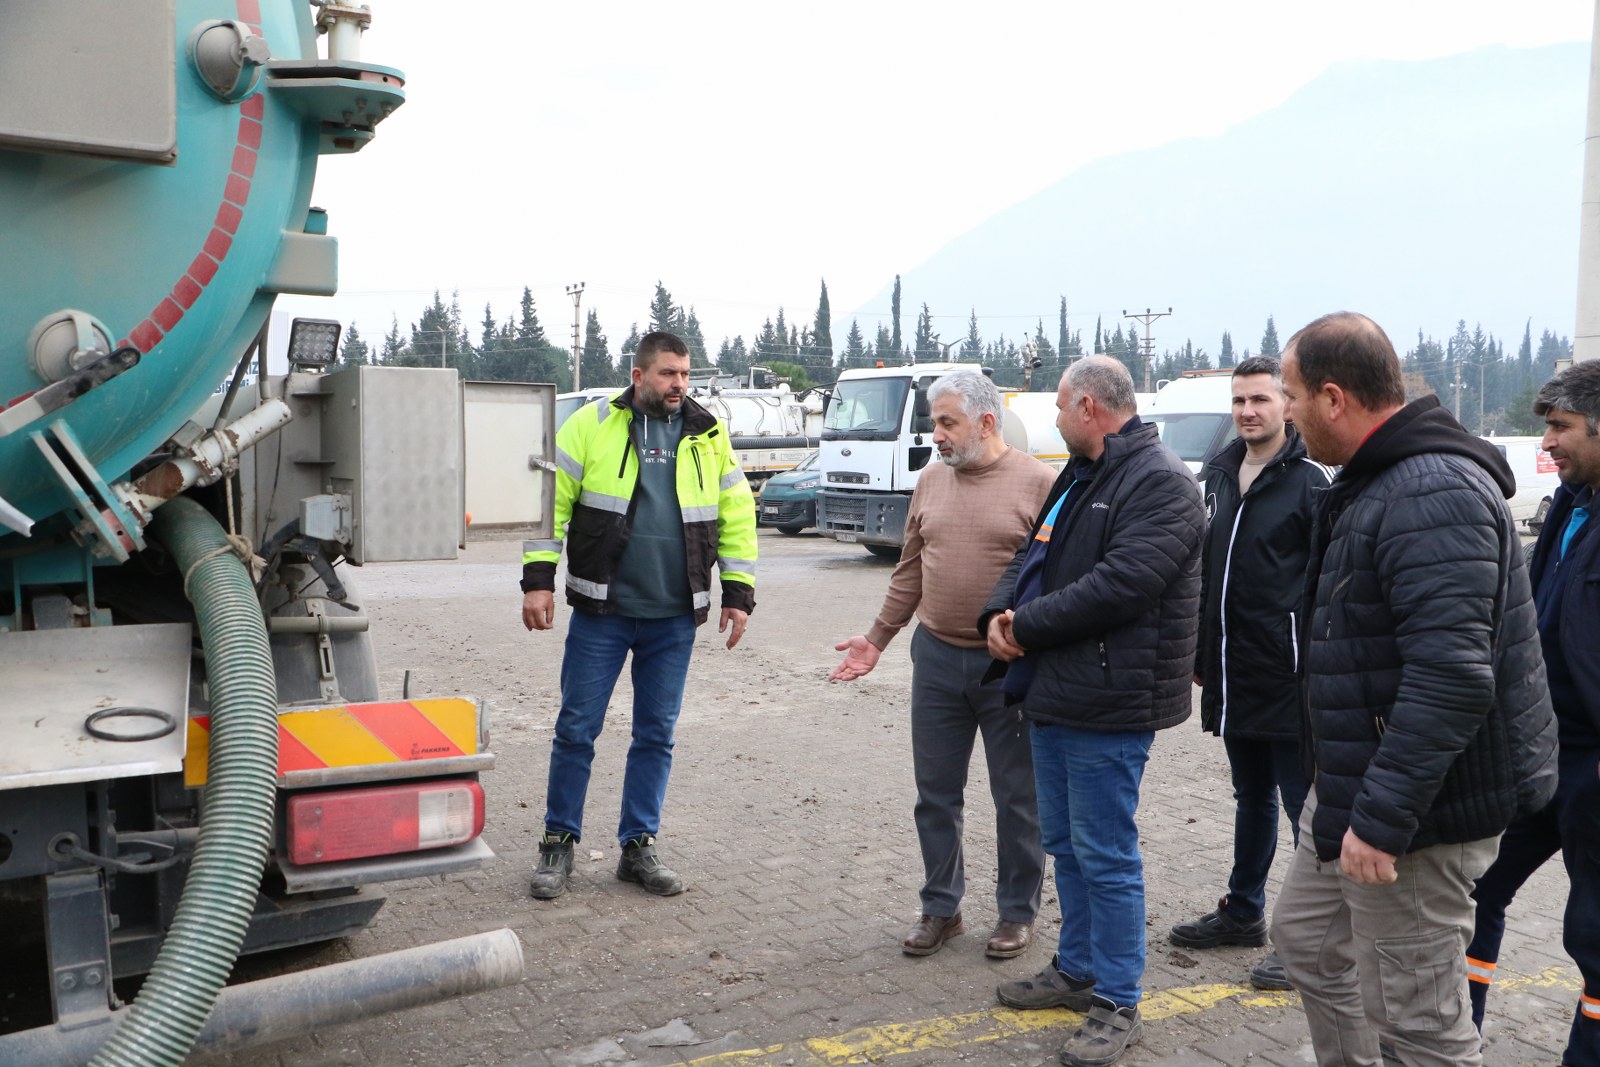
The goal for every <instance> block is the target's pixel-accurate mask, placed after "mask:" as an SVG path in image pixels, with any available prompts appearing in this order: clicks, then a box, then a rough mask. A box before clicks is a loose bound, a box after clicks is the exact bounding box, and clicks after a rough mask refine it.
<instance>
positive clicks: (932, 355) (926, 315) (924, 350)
mask: <svg viewBox="0 0 1600 1067" xmlns="http://www.w3.org/2000/svg"><path fill="white" fill-rule="evenodd" d="M911 354H912V359H913V360H915V361H916V362H918V363H928V362H931V361H933V360H936V359H938V358H939V342H938V341H935V340H934V339H933V313H932V312H930V311H929V310H928V305H927V304H923V305H922V311H921V312H920V313H918V315H917V334H916V337H915V338H914V339H913V341H912V350H911Z"/></svg>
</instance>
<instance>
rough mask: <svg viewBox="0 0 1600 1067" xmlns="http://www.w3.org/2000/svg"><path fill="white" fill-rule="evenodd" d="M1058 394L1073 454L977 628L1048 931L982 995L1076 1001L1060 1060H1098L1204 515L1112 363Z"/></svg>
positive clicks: (1012, 1002) (1075, 368)
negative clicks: (1044, 899)
mask: <svg viewBox="0 0 1600 1067" xmlns="http://www.w3.org/2000/svg"><path fill="white" fill-rule="evenodd" d="M1056 407H1057V409H1058V411H1059V415H1058V416H1057V418H1056V428H1057V429H1058V430H1059V431H1060V432H1061V437H1062V439H1063V440H1064V441H1066V443H1067V446H1068V448H1069V449H1070V450H1071V452H1072V459H1071V460H1070V461H1069V462H1068V463H1067V466H1066V468H1065V469H1063V470H1062V472H1061V477H1060V478H1058V479H1057V480H1056V484H1055V486H1054V487H1052V489H1051V491H1050V496H1049V499H1048V500H1046V502H1045V505H1044V507H1043V509H1042V510H1041V511H1040V513H1039V518H1038V520H1037V521H1036V522H1035V523H1034V525H1033V536H1032V537H1031V538H1030V539H1029V540H1028V541H1027V542H1025V543H1024V545H1023V547H1022V548H1021V549H1020V550H1019V551H1018V552H1017V554H1016V556H1015V557H1013V558H1012V560H1011V563H1010V565H1009V566H1008V567H1007V568H1006V572H1005V574H1004V575H1003V576H1002V577H1001V579H1000V581H999V583H998V584H997V585H996V586H995V589H994V593H993V594H992V595H991V596H990V598H989V602H988V604H987V605H986V606H985V607H984V610H983V615H982V617H981V618H980V619H979V621H978V630H979V632H980V633H983V634H985V636H986V637H987V638H988V642H989V651H990V652H991V653H992V654H993V656H994V657H995V659H996V660H997V661H999V662H1000V663H1003V664H1005V665H1006V669H1005V671H1004V677H1005V683H1004V685H1005V690H1006V693H1007V695H1008V696H1009V697H1010V698H1011V699H1012V700H1014V701H1020V702H1021V705H1022V712H1023V714H1024V716H1026V718H1027V719H1028V720H1029V730H1030V734H1031V739H1032V744H1033V769H1034V779H1035V783H1036V788H1037V791H1038V797H1039V824H1040V829H1041V831H1042V832H1043V835H1044V850H1045V851H1046V852H1048V853H1049V854H1050V855H1051V856H1053V857H1054V858H1055V870H1056V895H1057V897H1058V899H1059V900H1060V903H1061V939H1060V942H1059V944H1058V949H1057V953H1056V956H1055V958H1054V959H1052V960H1051V961H1050V965H1049V966H1047V967H1046V968H1045V969H1044V970H1043V971H1042V972H1040V974H1038V975H1037V976H1036V977H1034V978H1031V979H1023V980H1021V981H1014V982H1006V983H1005V984H1003V985H1001V986H1000V988H999V989H998V991H997V992H998V995H999V997H1000V1001H1001V1002H1002V1003H1004V1004H1007V1005H1009V1006H1011V1007H1014V1008H1053V1007H1064V1008H1071V1009H1073V1010H1074V1011H1081V1012H1086V1013H1087V1018H1085V1020H1084V1022H1083V1025H1082V1026H1081V1027H1079V1028H1078V1030H1077V1032H1076V1033H1074V1034H1073V1035H1072V1037H1071V1038H1070V1039H1069V1040H1068V1041H1067V1044H1066V1047H1065V1048H1063V1049H1062V1051H1061V1060H1062V1062H1063V1063H1065V1064H1067V1065H1068V1067H1099V1065H1103V1064H1109V1063H1114V1062H1116V1060H1118V1059H1120V1058H1121V1056H1122V1054H1123V1053H1124V1052H1125V1051H1126V1050H1127V1048H1128V1046H1130V1045H1132V1044H1133V1043H1134V1042H1136V1041H1138V1040H1139V1038H1140V1036H1141V1034H1142V1033H1143V1031H1144V1023H1143V1021H1142V1020H1141V1019H1140V1017H1139V998H1140V996H1141V994H1142V989H1141V988H1140V985H1141V982H1142V980H1143V976H1144V963H1145V908H1144V865H1143V862H1142V860H1141V859H1140V856H1139V831H1138V829H1137V828H1136V826H1135V824H1134V813H1135V811H1136V810H1137V808H1138V806H1139V784H1140V782H1141V780H1142V778H1143V775H1144V767H1145V763H1146V761H1147V760H1148V759H1149V754H1150V745H1151V743H1152V742H1153V741H1154V740H1155V732H1156V731H1157V730H1162V729H1165V728H1167V727H1169V726H1176V725H1177V724H1178V723H1181V722H1183V721H1184V720H1185V719H1187V718H1188V717H1189V704H1190V679H1191V672H1192V669H1193V665H1194V651H1195V634H1196V629H1197V616H1198V612H1199V608H1200V546H1201V542H1202V541H1203V539H1204V537H1205V527H1206V518H1205V508H1204V506H1203V505H1202V504H1201V501H1200V491H1199V488H1198V487H1197V486H1196V485H1195V480H1194V475H1193V474H1191V473H1190V472H1189V468H1188V467H1186V466H1185V465H1184V463H1183V461H1182V460H1180V459H1179V458H1178V457H1177V455H1176V454H1175V453H1174V452H1173V451H1172V450H1171V449H1170V448H1168V447H1166V446H1165V445H1164V444H1162V443H1161V439H1160V436H1159V434H1158V432H1157V429H1156V427H1155V426H1153V425H1148V424H1146V423H1144V422H1141V421H1140V419H1139V416H1138V415H1137V414H1136V413H1135V403H1134V393H1133V379H1132V377H1130V376H1129V374H1128V371H1127V368H1125V367H1123V366H1122V364H1120V363H1118V362H1117V361H1115V360H1112V359H1107V358H1106V357H1104V356H1090V357H1088V358H1085V359H1082V360H1080V361H1078V362H1077V363H1075V364H1073V365H1072V367H1071V368H1070V369H1069V370H1068V371H1067V373H1066V374H1065V375H1064V376H1063V377H1062V380H1061V387H1060V390H1059V392H1058V394H1057V397H1056ZM997 673H998V672H997Z"/></svg>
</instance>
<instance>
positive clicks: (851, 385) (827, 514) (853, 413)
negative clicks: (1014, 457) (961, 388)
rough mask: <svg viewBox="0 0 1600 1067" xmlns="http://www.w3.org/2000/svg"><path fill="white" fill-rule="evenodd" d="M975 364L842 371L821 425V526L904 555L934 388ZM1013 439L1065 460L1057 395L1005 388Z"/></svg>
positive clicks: (1045, 456)
mask: <svg viewBox="0 0 1600 1067" xmlns="http://www.w3.org/2000/svg"><path fill="white" fill-rule="evenodd" d="M974 370H982V371H983V373H985V374H987V373H989V371H988V369H987V368H980V367H978V366H976V365H975V364H972V363H919V364H915V365H911V366H902V367H872V368H867V369H861V370H847V371H845V372H843V373H842V374H840V375H839V380H838V382H837V383H835V385H834V387H833V395H832V397H831V398H830V400H829V402H828V405H827V412H826V415H825V417H824V420H823V425H822V445H821V449H820V451H821V458H820V461H819V467H820V469H821V471H822V488H821V489H820V490H819V491H818V492H817V529H818V530H820V531H821V532H822V533H824V534H826V535H828V536H831V537H833V538H834V539H835V540H838V541H847V542H852V543H856V544H860V545H863V546H865V547H866V549H867V551H869V552H871V553H872V554H873V555H876V556H883V557H885V558H897V557H898V556H899V555H900V546H901V545H902V544H904V543H905V529H906V515H907V513H908V512H909V511H910V508H911V492H912V490H914V489H915V488H916V487H917V479H918V477H919V476H920V474H921V472H922V470H923V468H924V467H926V466H928V464H929V463H931V462H934V461H935V460H936V458H937V457H935V456H934V448H933V417H932V415H931V414H930V410H929V404H928V387H929V386H931V385H932V384H933V383H934V382H936V381H938V380H939V379H940V378H942V377H944V376H945V375H947V374H953V373H955V372H956V371H974ZM1003 395H1004V398H1005V401H1006V411H1005V422H1004V426H1003V431H1002V432H1003V433H1004V435H1005V439H1006V443H1007V444H1009V445H1011V446H1012V447H1013V448H1017V449H1020V450H1022V451H1024V452H1027V453H1029V454H1031V455H1034V456H1037V457H1038V458H1040V459H1042V460H1044V461H1045V462H1047V463H1051V464H1052V465H1054V466H1058V467H1059V466H1060V465H1061V464H1062V463H1064V462H1066V459H1067V451H1066V446H1065V445H1064V444H1063V443H1062V441H1061V436H1060V434H1058V433H1057V432H1056V429H1055V413H1056V409H1055V399H1056V398H1055V394H1054V393H1053V392H1052V393H1018V392H1005V393H1004V394H1003Z"/></svg>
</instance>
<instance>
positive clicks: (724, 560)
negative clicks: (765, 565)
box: [717, 556, 756, 574]
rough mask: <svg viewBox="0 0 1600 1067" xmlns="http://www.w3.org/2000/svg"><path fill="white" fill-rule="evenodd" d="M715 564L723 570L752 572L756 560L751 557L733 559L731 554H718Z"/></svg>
mask: <svg viewBox="0 0 1600 1067" xmlns="http://www.w3.org/2000/svg"><path fill="white" fill-rule="evenodd" d="M717 566H718V567H719V568H721V569H722V570H725V571H738V572H739V573H741V574H754V573H755V572H756V561H755V560H753V559H734V558H733V557H732V556H718V557H717Z"/></svg>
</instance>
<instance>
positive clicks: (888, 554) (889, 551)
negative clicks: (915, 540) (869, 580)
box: [867, 545, 900, 561]
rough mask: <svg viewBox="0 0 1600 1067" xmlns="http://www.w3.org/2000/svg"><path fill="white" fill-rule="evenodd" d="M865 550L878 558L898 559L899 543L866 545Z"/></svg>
mask: <svg viewBox="0 0 1600 1067" xmlns="http://www.w3.org/2000/svg"><path fill="white" fill-rule="evenodd" d="M867 551H868V552H871V553H872V554H873V555H874V556H877V557H878V558H879V559H892V560H897V561H898V560H899V559H900V546H899V545H868V546H867Z"/></svg>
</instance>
